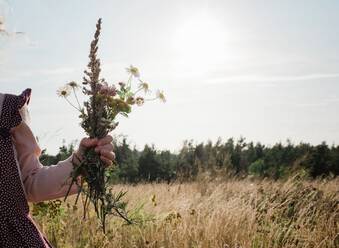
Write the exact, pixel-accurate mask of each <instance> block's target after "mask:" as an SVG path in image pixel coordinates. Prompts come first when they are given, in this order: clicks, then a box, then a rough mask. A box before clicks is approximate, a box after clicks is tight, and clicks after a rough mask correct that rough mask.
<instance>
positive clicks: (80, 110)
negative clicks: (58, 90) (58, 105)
mask: <svg viewBox="0 0 339 248" xmlns="http://www.w3.org/2000/svg"><path fill="white" fill-rule="evenodd" d="M65 99H66V101H67V102H68V103H69V105H71V106H72V107H73V108H75V109H76V110H78V111H79V112H81V110H80V109H78V108H77V107H76V106H74V105H73V103H71V102H70V100H68V98H67V97H65Z"/></svg>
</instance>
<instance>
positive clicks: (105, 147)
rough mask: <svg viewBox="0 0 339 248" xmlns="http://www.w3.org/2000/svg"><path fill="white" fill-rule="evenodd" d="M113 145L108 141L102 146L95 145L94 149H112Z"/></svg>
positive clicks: (98, 150)
mask: <svg viewBox="0 0 339 248" xmlns="http://www.w3.org/2000/svg"><path fill="white" fill-rule="evenodd" d="M113 148H114V147H113V145H112V144H111V143H109V144H106V145H103V146H97V147H96V148H95V151H96V152H98V153H99V152H100V151H101V150H106V151H113Z"/></svg>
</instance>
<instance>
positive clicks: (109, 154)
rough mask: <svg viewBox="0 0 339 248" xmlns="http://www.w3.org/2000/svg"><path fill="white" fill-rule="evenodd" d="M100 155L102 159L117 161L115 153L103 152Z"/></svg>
mask: <svg viewBox="0 0 339 248" xmlns="http://www.w3.org/2000/svg"><path fill="white" fill-rule="evenodd" d="M100 155H101V156H102V157H105V158H106V159H109V160H111V161H113V160H114V159H115V154H114V152H111V151H107V150H101V151H100Z"/></svg>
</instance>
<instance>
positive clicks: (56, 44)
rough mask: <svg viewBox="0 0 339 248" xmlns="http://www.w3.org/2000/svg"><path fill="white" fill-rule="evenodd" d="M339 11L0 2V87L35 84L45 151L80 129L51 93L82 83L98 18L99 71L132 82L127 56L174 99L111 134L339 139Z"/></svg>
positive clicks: (311, 4)
mask: <svg viewBox="0 0 339 248" xmlns="http://www.w3.org/2000/svg"><path fill="white" fill-rule="evenodd" d="M338 13H339V1H335V0H332V1H331V0H324V1H317V0H300V1H294V0H285V1H276V0H272V1H264V0H247V1H246V0H241V1H235V0H233V1H230V0H229V1H228V0H213V1H212V0H210V1H206V0H194V1H191V0H171V1H159V0H143V1H140V0H139V1H138V0H125V1H112V0H111V1H108V0H101V1H89V0H72V1H66V0H58V1H51V0H47V1H46V0H30V1H20V0H7V1H5V0H0V21H1V20H2V22H3V25H2V27H3V28H4V29H5V30H6V32H8V35H4V34H2V35H0V92H6V93H13V94H18V93H20V92H21V91H22V90H24V89H25V88H32V89H33V92H32V100H31V103H30V113H31V118H32V120H31V128H32V130H33V132H34V134H35V135H36V136H37V137H38V138H39V143H40V146H41V147H42V148H43V149H45V148H46V149H47V151H48V152H49V153H52V154H53V153H56V152H57V150H58V147H59V146H60V145H61V144H62V142H63V140H65V142H66V143H70V142H72V141H73V140H79V139H80V138H81V137H84V136H85V134H84V133H83V131H82V130H81V128H80V126H79V119H78V113H77V112H76V111H75V110H73V109H72V108H71V107H70V106H69V105H67V103H66V102H65V101H64V99H61V98H59V97H58V96H57V95H56V90H57V89H58V88H59V87H60V86H62V85H64V84H65V83H67V82H69V81H73V80H75V81H77V82H80V83H81V79H82V76H83V70H84V69H85V67H86V65H87V63H88V52H89V44H90V41H91V40H92V37H93V33H94V31H95V23H96V21H97V19H98V18H99V17H101V18H102V21H103V23H102V34H101V37H100V43H99V54H98V55H99V57H100V59H101V62H102V77H104V78H105V79H106V81H108V82H109V83H112V84H114V83H117V82H119V81H123V80H126V79H127V78H128V75H127V74H126V70H125V68H126V67H128V66H129V65H131V64H132V65H134V66H136V67H138V68H139V70H140V72H141V77H142V78H143V79H144V80H145V81H147V82H149V83H150V85H151V88H153V89H154V92H155V90H156V89H158V88H159V89H162V90H164V92H165V94H166V96H167V102H166V103H165V104H162V103H160V102H148V103H147V104H146V105H144V106H143V107H141V108H135V109H133V111H132V113H131V115H130V117H129V118H127V119H126V118H124V117H121V118H120V119H119V122H120V124H119V126H118V128H117V129H116V130H114V132H113V134H114V135H126V136H127V137H128V140H129V142H130V143H131V144H132V145H136V147H137V148H139V149H142V148H143V146H144V145H145V144H146V143H147V144H154V145H155V146H156V147H157V148H158V149H170V150H171V151H178V150H179V149H180V147H181V146H182V144H183V141H184V140H186V139H193V140H194V141H195V142H206V141H208V140H212V141H216V140H217V139H218V137H221V138H222V139H224V140H226V139H227V138H229V137H234V138H235V139H237V138H239V137H241V136H243V137H245V138H246V139H247V140H249V141H254V142H258V141H260V142H262V143H264V144H266V145H273V144H274V143H276V142H285V141H286V140H287V139H290V140H292V142H293V143H299V142H307V143H311V144H319V143H321V142H322V141H326V142H327V143H329V144H339V115H338V109H339V35H338V34H339V25H338V23H339V15H338ZM0 29H1V26H0ZM16 32H24V34H21V33H16Z"/></svg>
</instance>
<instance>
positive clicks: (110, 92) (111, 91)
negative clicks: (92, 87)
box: [99, 83, 117, 96]
mask: <svg viewBox="0 0 339 248" xmlns="http://www.w3.org/2000/svg"><path fill="white" fill-rule="evenodd" d="M99 93H100V94H101V95H106V96H115V95H116V94H117V90H116V88H115V86H114V85H112V86H109V85H108V84H107V83H105V84H100V86H99Z"/></svg>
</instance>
